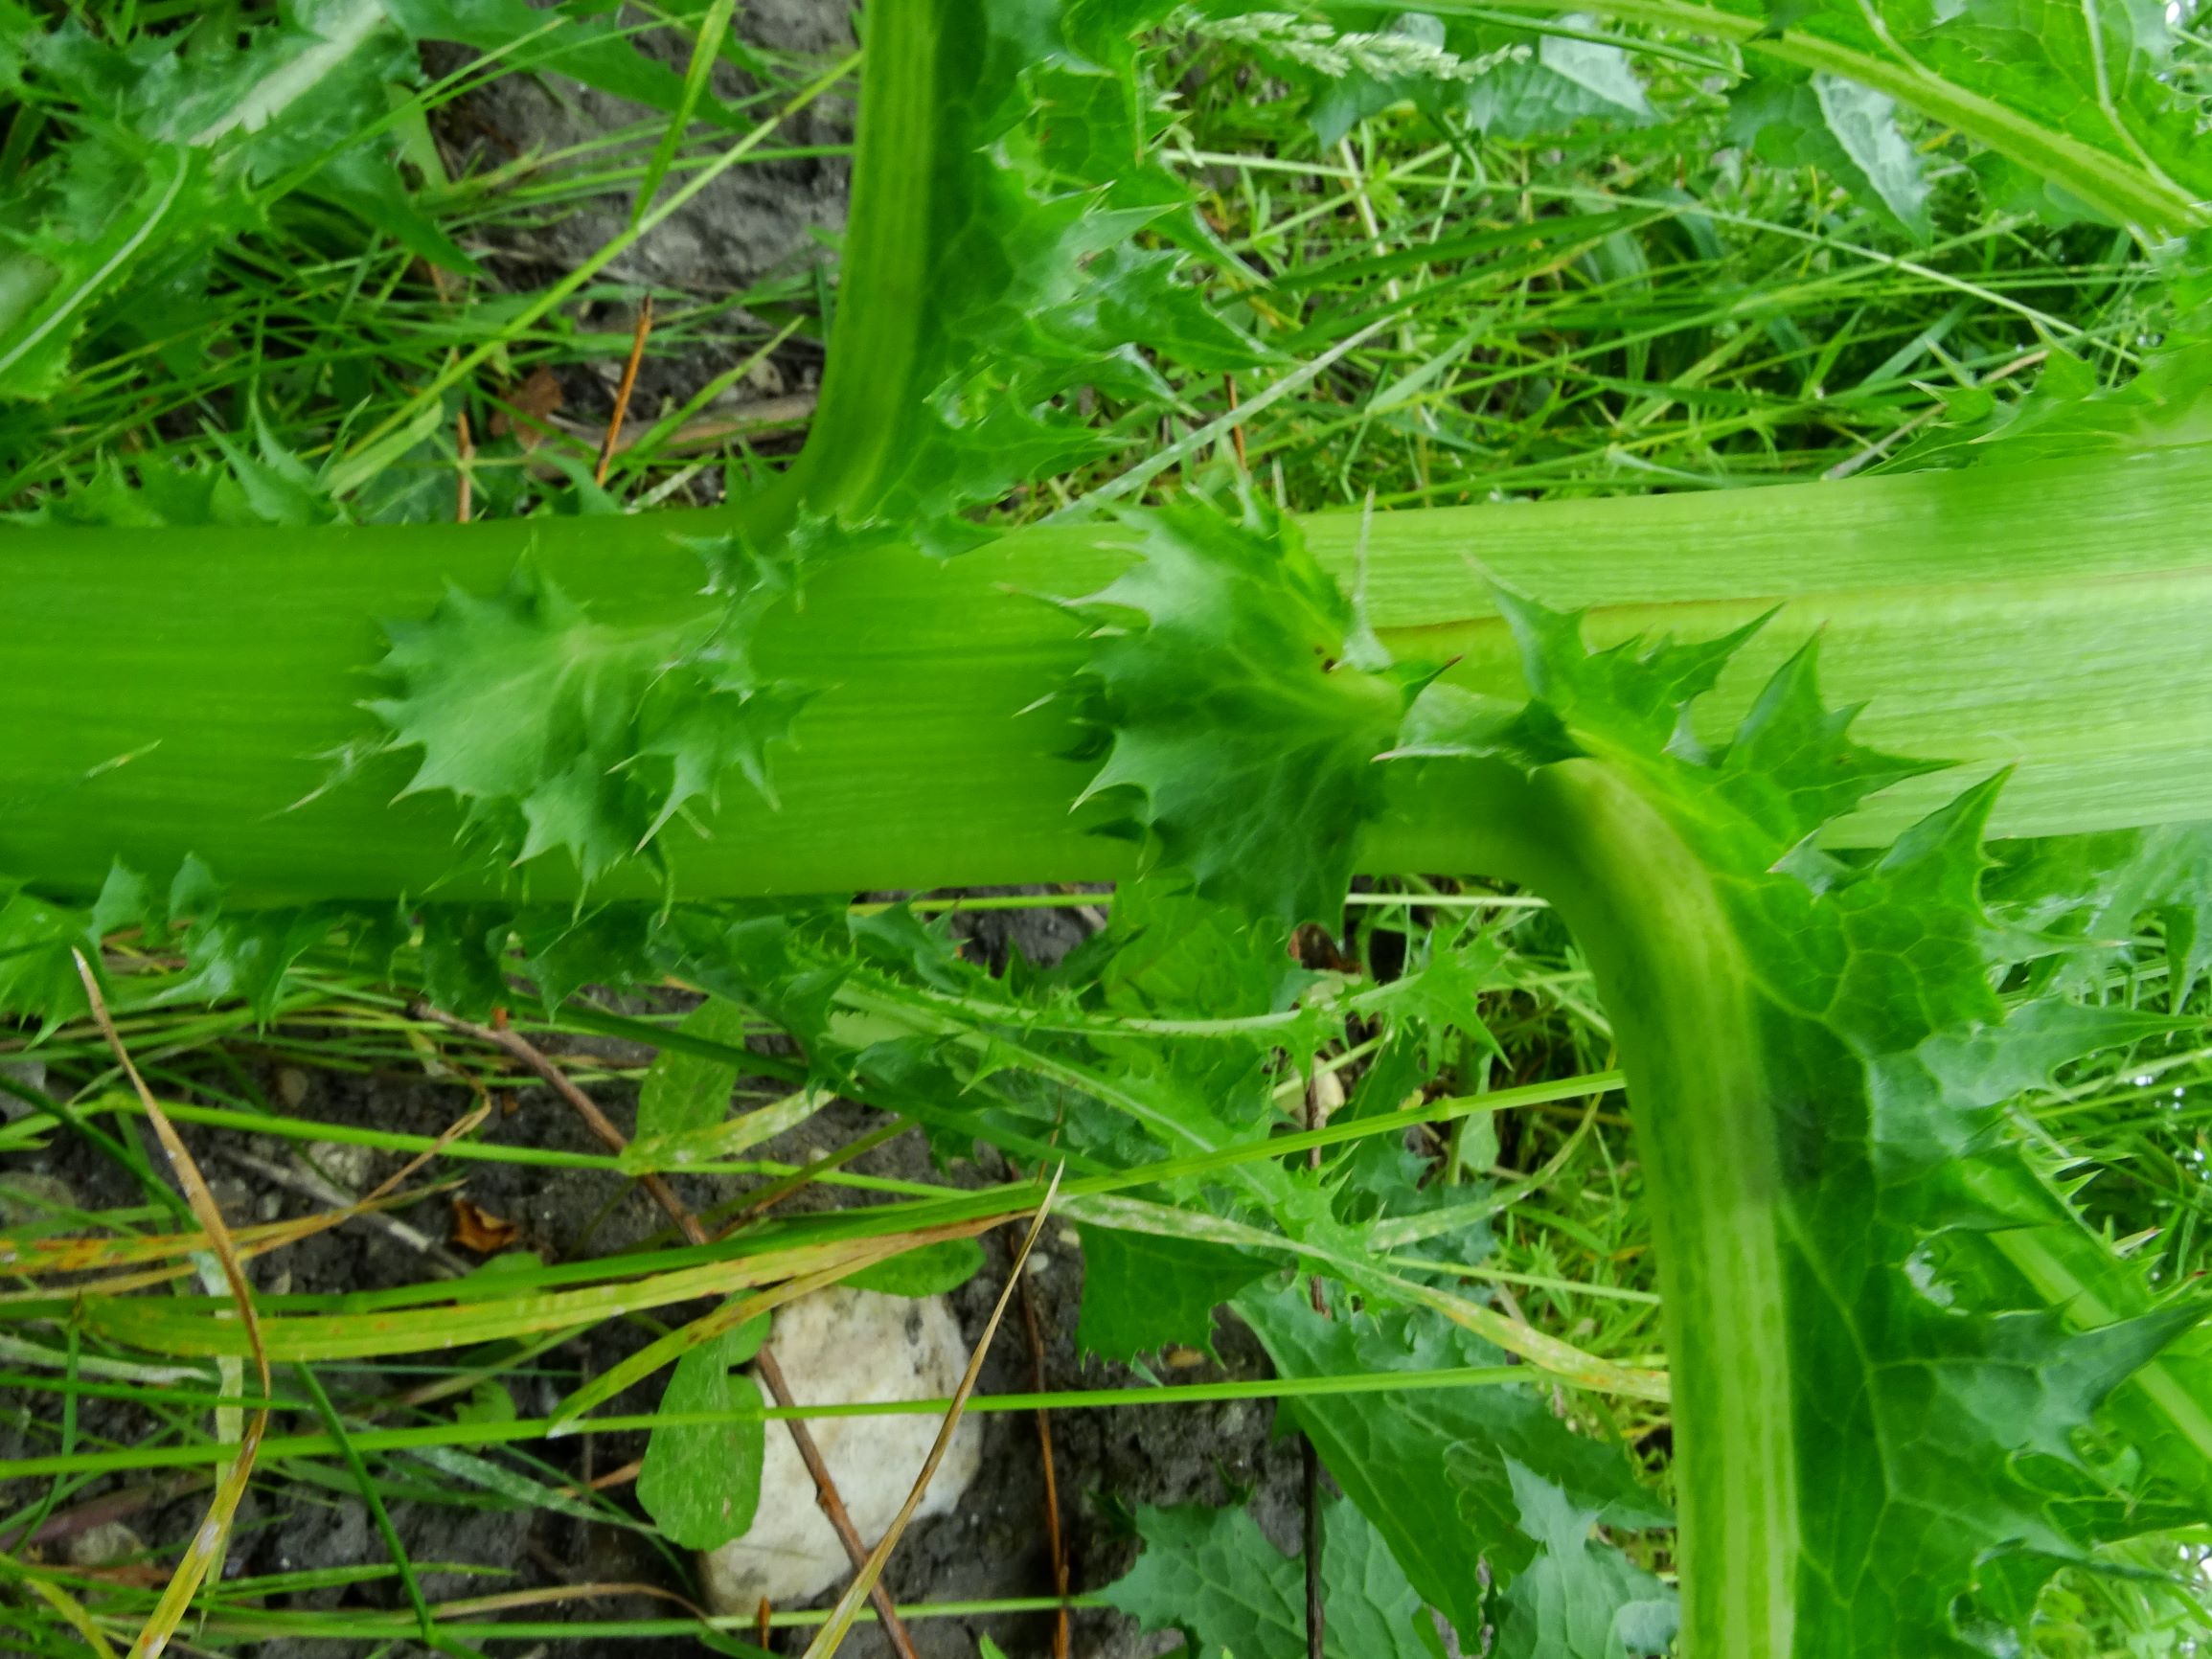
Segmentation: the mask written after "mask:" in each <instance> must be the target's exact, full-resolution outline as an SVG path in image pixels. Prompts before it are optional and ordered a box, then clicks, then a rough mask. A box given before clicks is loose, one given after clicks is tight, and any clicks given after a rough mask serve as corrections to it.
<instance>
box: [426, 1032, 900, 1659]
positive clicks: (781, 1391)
mask: <svg viewBox="0 0 2212 1659" xmlns="http://www.w3.org/2000/svg"><path fill="white" fill-rule="evenodd" d="M407 1011H408V1013H409V1015H410V1016H411V1017H413V1018H415V1019H424V1020H432V1021H435V1022H436V1023H437V1024H439V1025H442V1026H444V1027H445V1029H446V1030H447V1031H451V1032H458V1033H460V1034H462V1035H463V1036H469V1037H474V1038H475V1039H476V1040H477V1041H478V1042H487V1043H490V1044H491V1045H492V1046H493V1047H494V1048H498V1049H503V1050H505V1051H506V1052H507V1053H508V1054H509V1055H511V1056H513V1057H514V1058H515V1059H517V1060H519V1061H521V1062H522V1063H523V1064H524V1065H525V1066H528V1067H529V1068H530V1069H531V1070H532V1071H533V1072H536V1074H537V1076H538V1077H540V1078H541V1079H544V1081H545V1083H546V1086H547V1087H548V1088H550V1089H552V1090H553V1092H554V1093H555V1094H557V1095H559V1097H560V1098H561V1099H562V1100H564V1101H566V1102H568V1103H569V1105H570V1106H571V1107H573V1108H574V1109H575V1111H576V1115H577V1116H578V1117H580V1118H582V1120H583V1125H584V1127H585V1128H587V1129H589V1130H590V1131H591V1132H592V1134H593V1135H594V1136H595V1137H596V1138H597V1139H598V1141H599V1143H600V1145H601V1146H603V1147H604V1148H606V1149H607V1150H608V1151H610V1152H613V1153H615V1154H616V1155H617V1156H620V1155H621V1153H622V1150H623V1148H625V1147H627V1146H628V1145H629V1142H628V1140H627V1138H626V1137H625V1136H624V1134H623V1132H622V1131H621V1130H620V1129H618V1128H616V1127H615V1125H614V1124H613V1123H612V1122H611V1121H610V1120H609V1119H608V1117H607V1115H606V1114H605V1113H604V1112H603V1111H601V1110H600V1109H599V1106H598V1104H597V1103H596V1102H594V1101H593V1100H592V1098H591V1097H590V1096H589V1095H587V1094H585V1093H584V1092H583V1091H582V1089H580V1088H578V1087H577V1086H576V1084H575V1083H574V1082H572V1081H571V1080H570V1079H569V1077H568V1074H567V1073H565V1072H563V1071H562V1070H561V1069H560V1068H559V1066H557V1065H555V1064H554V1063H553V1061H552V1060H550V1059H548V1058H547V1057H545V1055H544V1054H542V1053H541V1052H540V1051H539V1050H538V1049H537V1047H536V1045H535V1044H534V1043H532V1042H531V1041H530V1040H529V1039H528V1038H527V1037H525V1036H523V1035H522V1034H521V1033H519V1032H516V1031H513V1030H507V1031H498V1030H494V1029H493V1028H492V1027H490V1026H484V1025H477V1024H476V1023H475V1022H474V1021H472V1020H465V1019H462V1018H461V1017H459V1016H458V1015H456V1014H450V1013H447V1012H446V1011H445V1010H443V1009H440V1008H434V1007H432V1006H431V1005H430V1003H429V1002H427V1001H425V1000H422V999H421V998H418V999H417V1000H416V1001H415V1002H414V1003H412V1004H410V1005H409V1007H408V1010H407ZM638 1185H640V1186H641V1187H643V1188H644V1189H645V1190H646V1193H648V1194H649V1195H650V1197H651V1198H652V1200H653V1202H654V1203H656V1204H658V1205H659V1206H660V1207H661V1208H662V1209H663V1210H664V1211H666V1212H667V1213H668V1217H669V1219H670V1220H672V1221H673V1222H674V1223H675V1224H676V1229H677V1231H679V1232H680V1233H682V1234H683V1236H684V1237H685V1238H686V1239H689V1240H690V1241H691V1242H692V1243H694V1244H704V1243H706V1242H708V1236H707V1230H706V1229H705V1228H704V1227H702V1226H701V1225H699V1219H698V1217H697V1216H694V1215H693V1214H692V1213H691V1211H690V1210H689V1209H688V1208H686V1207H685V1204H684V1201H683V1200H682V1199H681V1198H679V1197H678V1196H676V1192H675V1189H674V1188H673V1187H671V1186H670V1185H669V1184H668V1183H667V1182H666V1181H664V1180H662V1179H661V1177H660V1176H658V1175H655V1174H651V1173H646V1174H641V1175H639V1176H638ZM753 1369H754V1370H755V1371H756V1372H758V1373H759V1374H760V1378H761V1380H762V1381H763V1382H764V1383H765V1384H767V1388H768V1393H769V1394H770V1395H771V1396H772V1397H773V1398H774V1399H775V1401H776V1404H777V1405H778V1406H779V1407H781V1408H783V1409H784V1410H786V1411H788V1410H790V1409H791V1408H792V1406H794V1405H795V1404H797V1401H796V1399H794V1398H793V1397H792V1394H791V1389H790V1385H789V1384H788V1383H787V1382H786V1381H785V1380H784V1370H783V1367H782V1366H780V1365H778V1364H777V1363H776V1356H775V1353H774V1352H773V1351H772V1350H770V1349H769V1348H767V1347H766V1346H763V1347H762V1349H761V1351H760V1352H759V1353H758V1354H756V1355H755V1356H754V1358H753ZM784 1426H785V1427H786V1428H787V1429H789V1430H790V1431H791V1443H792V1445H793V1446H795V1447H796V1448H797V1449H798V1453H799V1461H800V1462H801V1463H803V1464H805V1465H806V1466H807V1472H808V1473H809V1474H810V1475H811V1476H812V1477H813V1479H814V1497H815V1500H816V1501H817V1502H818V1503H819V1504H820V1505H821V1507H822V1513H823V1515H824V1516H826V1517H827V1518H828V1520H829V1522H830V1526H831V1529H832V1531H834V1532H835V1533H836V1534H837V1540H838V1542H839V1543H841V1544H843V1545H844V1546H845V1555H846V1557H847V1558H848V1559H850V1560H851V1561H852V1563H853V1570H854V1571H855V1572H860V1571H862V1570H864V1569H865V1568H866V1567H867V1565H868V1558H869V1552H868V1546H867V1545H866V1544H865V1543H863V1542H862V1541H861V1538H860V1532H859V1529H858V1528H857V1527H855V1526H854V1525H853V1517H852V1515H851V1513H850V1512H848V1511H847V1510H846V1508H845V1500H844V1499H843V1498H842V1497H840V1496H838V1493H837V1483H836V1482H835V1481H834V1480H832V1478H831V1475H830V1466H829V1465H828V1464H827V1463H825V1462H824V1461H823V1459H822V1449H821V1447H819V1446H818V1445H816V1444H815V1443H814V1436H813V1434H812V1433H811V1431H810V1430H809V1429H808V1427H807V1425H806V1423H805V1421H804V1420H801V1419H799V1418H795V1417H793V1418H787V1419H785V1420H784ZM870 1593H871V1595H872V1596H873V1597H874V1599H875V1602H876V1612H877V1616H878V1618H879V1619H880V1620H881V1621H882V1626H883V1633H884V1635H885V1636H886V1637H888V1638H889V1639H890V1642H891V1647H892V1649H893V1651H894V1652H896V1653H897V1654H898V1655H899V1659H916V1656H915V1652H914V1639H913V1638H912V1637H911V1636H909V1635H908V1634H907V1632H906V1625H905V1623H904V1622H903V1621H902V1620H901V1618H900V1617H899V1612H898V1609H897V1607H895V1606H894V1605H893V1603H892V1601H891V1593H890V1592H889V1591H888V1590H886V1589H884V1588H883V1586H882V1584H881V1582H880V1581H878V1583H876V1584H874V1585H872V1586H871V1587H870Z"/></svg>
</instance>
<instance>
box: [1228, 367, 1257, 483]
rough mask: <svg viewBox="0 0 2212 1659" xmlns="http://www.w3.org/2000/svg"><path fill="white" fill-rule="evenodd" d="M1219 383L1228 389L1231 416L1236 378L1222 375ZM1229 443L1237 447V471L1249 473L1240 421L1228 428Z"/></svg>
mask: <svg viewBox="0 0 2212 1659" xmlns="http://www.w3.org/2000/svg"><path fill="white" fill-rule="evenodd" d="M1221 383H1222V384H1223V385H1224V386H1226V387H1228V389H1229V409H1230V412H1231V413H1232V414H1233V413H1235V411H1236V408H1237V376H1236V375H1222V376H1221ZM1229 442H1230V443H1233V444H1235V445H1236V446H1237V470H1238V471H1239V472H1247V473H1248V472H1250V471H1251V470H1252V464H1251V462H1250V461H1248V460H1247V459H1246V458H1245V455H1244V423H1243V421H1242V420H1240V421H1238V422H1237V423H1236V425H1234V426H1232V427H1230V428H1229Z"/></svg>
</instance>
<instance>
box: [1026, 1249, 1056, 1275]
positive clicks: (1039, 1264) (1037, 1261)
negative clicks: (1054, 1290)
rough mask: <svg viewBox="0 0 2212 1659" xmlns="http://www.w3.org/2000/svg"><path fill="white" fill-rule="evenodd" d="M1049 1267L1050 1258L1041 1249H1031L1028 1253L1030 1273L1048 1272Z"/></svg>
mask: <svg viewBox="0 0 2212 1659" xmlns="http://www.w3.org/2000/svg"><path fill="white" fill-rule="evenodd" d="M1051 1267H1052V1258H1051V1257H1049V1256H1047V1255H1046V1254H1045V1253H1044V1252H1043V1251H1041V1250H1032V1251H1031V1252H1030V1253H1029V1270H1030V1271H1031V1272H1032V1273H1044V1272H1048V1271H1049V1270H1050V1269H1051Z"/></svg>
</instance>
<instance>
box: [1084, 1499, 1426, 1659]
mask: <svg viewBox="0 0 2212 1659" xmlns="http://www.w3.org/2000/svg"><path fill="white" fill-rule="evenodd" d="M1136 1520H1137V1534H1138V1535H1139V1536H1140V1537H1141V1538H1143V1540H1144V1553H1143V1554H1142V1555H1140V1556H1139V1557H1137V1564H1136V1565H1135V1566H1134V1567H1132V1568H1131V1569H1130V1570H1129V1573H1128V1574H1126V1575H1125V1576H1124V1577H1122V1578H1121V1579H1116V1580H1115V1581H1114V1582H1113V1583H1111V1584H1108V1585H1107V1586H1106V1589H1105V1590H1104V1591H1103V1592H1102V1595H1103V1596H1104V1598H1105V1600H1106V1603H1107V1605H1109V1606H1113V1607H1118V1608H1119V1609H1121V1611H1123V1612H1124V1613H1127V1614H1129V1617H1131V1618H1132V1619H1134V1620H1136V1621H1137V1623H1138V1625H1139V1626H1140V1627H1142V1628H1143V1629H1146V1630H1171V1629H1172V1630H1180V1631H1181V1632H1183V1634H1184V1635H1185V1636H1187V1637H1188V1638H1189V1639H1190V1640H1191V1641H1192V1642H1193V1643H1195V1644H1196V1645H1197V1648H1199V1649H1200V1650H1201V1651H1206V1652H1213V1651H1217V1650H1219V1651H1222V1652H1225V1653H1229V1654H1234V1655H1235V1656H1236V1659H1305V1655H1306V1653H1307V1650H1308V1649H1307V1646H1306V1578H1305V1571H1304V1568H1303V1567H1302V1566H1301V1565H1300V1563H1299V1562H1298V1560H1297V1559H1296V1558H1295V1557H1289V1556H1286V1555H1284V1554H1283V1553H1282V1551H1280V1550H1278V1549H1276V1548H1275V1546H1274V1545H1273V1544H1270V1543H1269V1542H1268V1541H1267V1538H1266V1534H1264V1533H1262V1532H1261V1531H1260V1528H1259V1523H1257V1522H1256V1521H1254V1520H1253V1519H1252V1516H1251V1514H1250V1512H1249V1511H1245V1510H1242V1509H1226V1510H1210V1509H1207V1508H1205V1507H1204V1506H1203V1505H1197V1504H1193V1505H1188V1506H1185V1507H1183V1508H1180V1509H1150V1508H1147V1509H1141V1510H1139V1511H1137V1517H1136ZM1321 1583H1322V1607H1323V1610H1324V1613H1325V1615H1326V1617H1325V1620H1324V1624H1325V1625H1326V1638H1327V1645H1326V1646H1325V1647H1324V1648H1323V1651H1324V1652H1326V1653H1329V1654H1332V1655H1341V1659H1437V1656H1438V1655H1439V1654H1440V1653H1441V1652H1442V1644H1441V1643H1440V1642H1439V1641H1438V1639H1437V1636H1436V1633H1435V1630H1434V1629H1433V1628H1432V1627H1431V1626H1430V1625H1429V1624H1428V1613H1427V1610H1426V1609H1425V1607H1423V1606H1422V1604H1421V1598H1420V1597H1419V1596H1418V1595H1416V1594H1415V1593H1414V1590H1413V1587H1412V1586H1411V1585H1410V1584H1408V1583H1407V1582H1406V1581H1405V1575H1404V1574H1402V1573H1401V1572H1400V1571H1399V1570H1398V1567H1397V1564H1396V1563H1395V1562H1393V1561H1392V1560H1391V1558H1390V1554H1389V1552H1388V1551H1387V1550H1385V1549H1384V1548H1383V1547H1382V1541H1381V1539H1380V1537H1378V1536H1377V1534H1376V1533H1375V1531H1374V1529H1373V1528H1372V1527H1370V1526H1369V1525H1368V1524H1367V1522H1366V1520H1365V1519H1364V1518H1363V1517H1362V1516H1361V1515H1360V1513H1359V1511H1357V1510H1356V1509H1354V1508H1353V1507H1352V1506H1351V1505H1350V1504H1347V1503H1345V1502H1343V1501H1342V1500H1341V1499H1334V1500H1330V1501H1328V1502H1327V1503H1326V1504H1325V1505H1324V1507H1323V1509H1322V1511H1321Z"/></svg>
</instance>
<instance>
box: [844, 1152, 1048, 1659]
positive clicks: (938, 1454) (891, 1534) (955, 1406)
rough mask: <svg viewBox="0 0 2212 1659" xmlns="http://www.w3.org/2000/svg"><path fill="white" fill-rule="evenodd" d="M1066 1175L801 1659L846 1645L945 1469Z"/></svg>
mask: <svg viewBox="0 0 2212 1659" xmlns="http://www.w3.org/2000/svg"><path fill="white" fill-rule="evenodd" d="M1066 1172H1067V1166H1066V1165H1065V1164H1064V1163H1063V1164H1061V1165H1060V1167H1059V1168H1058V1169H1056V1170H1053V1173H1052V1180H1051V1182H1050V1183H1049V1184H1048V1185H1047V1186H1046V1187H1045V1190H1044V1194H1043V1196H1042V1197H1040V1198H1039V1199H1038V1204H1037V1213H1036V1215H1035V1216H1032V1217H1031V1219H1030V1223H1029V1234H1028V1236H1027V1237H1026V1238H1024V1239H1022V1241H1021V1248H1020V1249H1019V1250H1017V1251H1015V1256H1014V1275H1013V1280H1012V1281H1010V1282H1009V1283H1008V1284H1007V1286H1006V1288H1005V1289H1003V1290H1001V1291H1000V1292H999V1293H998V1302H997V1304H996V1305H995V1306H994V1307H992V1310H991V1317H990V1318H989V1319H987V1320H985V1321H984V1324H983V1334H982V1335H981V1336H980V1337H978V1338H977V1339H976V1343H975V1352H972V1353H970V1354H969V1356H968V1369H967V1370H966V1371H965V1372H963V1373H962V1374H961V1377H960V1386H959V1387H958V1388H955V1389H954V1390H953V1391H952V1402H951V1404H950V1405H948V1406H946V1411H945V1420H944V1421H943V1422H941V1423H939V1424H938V1426H937V1438H936V1440H935V1441H933V1442H931V1443H930V1446H929V1455H928V1456H927V1457H926V1458H924V1459H923V1460H922V1472H921V1473H920V1474H918V1475H916V1476H915V1477H914V1484H913V1486H912V1487H910V1488H908V1489H907V1492H906V1501H905V1502H904V1503H903V1504H901V1505H900V1506H899V1513H898V1514H897V1515H895V1516H894V1517H892V1521H891V1525H890V1527H889V1529H888V1530H887V1531H886V1532H885V1533H884V1534H883V1536H882V1537H881V1538H880V1539H878V1542H877V1545H876V1548H875V1550H874V1551H873V1552H872V1553H871V1554H870V1555H869V1557H868V1564H867V1565H866V1566H864V1567H862V1568H861V1569H860V1575H859V1577H858V1578H856V1579H854V1581H853V1582H852V1583H850V1584H847V1585H846V1586H845V1593H844V1594H843V1595H841V1596H839V1597H838V1598H837V1604H836V1605H835V1606H833V1607H832V1608H831V1609H830V1617H829V1619H828V1620H827V1621H826V1622H824V1624H823V1625H821V1626H820V1628H818V1629H817V1630H815V1632H814V1639H813V1640H812V1641H811V1642H810V1643H808V1644H807V1651H806V1653H805V1655H804V1659H831V1655H832V1654H834V1653H835V1652H836V1651H837V1648H838V1647H839V1645H840V1644H842V1643H843V1642H844V1640H845V1632H846V1631H848V1630H850V1629H851V1628H852V1627H853V1621H854V1620H855V1618H857V1617H858V1616H859V1612H860V1593H861V1591H862V1589H863V1588H865V1589H866V1590H867V1591H868V1592H869V1594H871V1595H873V1594H874V1593H875V1592H876V1591H878V1590H879V1589H881V1588H882V1585H883V1569H884V1567H885V1565H886V1564H888V1563H889V1561H890V1559H891V1552H892V1550H893V1549H894V1548H896V1547H897V1545H898V1543H899V1539H900V1537H901V1534H903V1533H904V1532H905V1531H906V1525H907V1523H908V1522H909V1521H911V1520H913V1518H914V1511H916V1510H917V1509H919V1508H921V1507H922V1500H923V1498H924V1496H925V1495H926V1494H927V1492H928V1490H929V1483H930V1481H931V1480H933V1479H934V1478H935V1477H936V1474H937V1469H938V1466H939V1465H941V1464H943V1463H944V1461H945V1454H946V1451H947V1450H949V1449H950V1447H951V1445H952V1436H953V1434H954V1432H955V1431H957V1430H958V1429H959V1427H960V1418H961V1414H962V1413H963V1412H965V1411H966V1410H967V1409H968V1401H969V1396H971V1395H973V1394H974V1392H975V1384H976V1380H977V1379H978V1378H979V1377H981V1376H982V1375H983V1362H984V1360H986V1359H987V1358H989V1357H990V1354H991V1341H992V1337H994V1336H996V1335H997V1334H998V1325H999V1321H1000V1320H1002V1319H1004V1318H1005V1317H1006V1305H1007V1304H1008V1303H1009V1302H1011V1301H1013V1300H1014V1284H1015V1282H1017V1281H1019V1279H1020V1278H1021V1270H1022V1269H1023V1268H1024V1267H1025V1266H1027V1265H1028V1263H1029V1253H1030V1252H1031V1251H1032V1250H1034V1249H1036V1248H1037V1238H1038V1234H1040V1233H1042V1232H1043V1231H1044V1223H1045V1218H1046V1217H1047V1216H1050V1215H1051V1214H1052V1201H1053V1199H1055V1198H1056V1197H1058V1196H1059V1195H1060V1177H1061V1176H1062V1175H1063V1174H1065V1173H1066Z"/></svg>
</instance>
